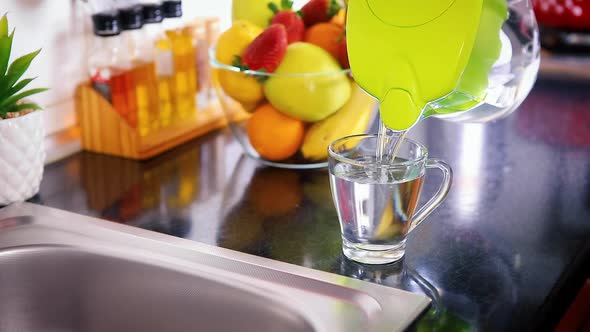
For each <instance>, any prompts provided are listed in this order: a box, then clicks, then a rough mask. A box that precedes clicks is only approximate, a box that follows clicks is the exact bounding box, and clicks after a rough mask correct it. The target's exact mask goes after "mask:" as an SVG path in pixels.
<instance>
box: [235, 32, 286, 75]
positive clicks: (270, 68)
mask: <svg viewBox="0 0 590 332" xmlns="http://www.w3.org/2000/svg"><path fill="white" fill-rule="evenodd" d="M286 52H287V30H285V27H284V26H282V25H280V24H272V25H271V26H269V27H268V28H266V30H264V31H263V32H262V33H261V34H260V35H259V36H258V37H256V39H254V41H252V43H251V44H250V45H248V47H247V48H246V51H244V54H242V63H243V64H244V65H246V66H247V68H248V69H251V70H265V71H267V72H269V73H272V72H274V71H275V70H276V69H277V67H278V66H279V65H280V64H281V61H283V58H284V57H285V53H286Z"/></svg>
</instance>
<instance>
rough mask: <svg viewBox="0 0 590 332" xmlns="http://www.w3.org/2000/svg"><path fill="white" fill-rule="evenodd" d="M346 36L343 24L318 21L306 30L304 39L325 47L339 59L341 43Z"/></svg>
mask: <svg viewBox="0 0 590 332" xmlns="http://www.w3.org/2000/svg"><path fill="white" fill-rule="evenodd" d="M345 38H346V37H345V35H344V27H343V26H341V25H338V24H334V23H318V24H315V25H313V26H311V27H310V28H309V29H307V30H306V31H305V36H304V37H303V41H305V42H306V43H311V44H314V45H316V46H319V47H321V48H323V49H324V50H326V51H327V52H328V53H330V54H332V56H333V57H334V58H336V59H338V56H339V54H340V46H339V45H340V42H342V40H343V39H345Z"/></svg>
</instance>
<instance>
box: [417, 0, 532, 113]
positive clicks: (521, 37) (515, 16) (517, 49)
mask: <svg viewBox="0 0 590 332" xmlns="http://www.w3.org/2000/svg"><path fill="white" fill-rule="evenodd" d="M506 3H507V7H508V18H507V19H506V21H505V22H504V24H503V25H502V29H501V32H500V40H501V42H502V50H501V52H500V56H499V57H498V59H497V60H496V61H495V63H494V65H493V66H492V68H491V70H490V73H489V75H488V87H487V89H486V91H485V93H484V94H482V95H481V96H468V95H465V93H464V92H461V91H459V90H458V89H457V90H456V91H453V92H452V93H451V94H449V95H447V96H445V97H443V98H440V99H439V100H435V101H432V102H430V103H428V104H427V105H426V107H425V109H424V112H423V117H428V116H435V117H438V118H442V119H445V120H450V121H456V122H487V121H492V120H496V119H499V118H502V117H505V116H507V115H508V114H510V113H512V112H514V111H515V110H516V109H517V108H518V106H520V104H521V103H522V102H523V101H524V99H525V98H526V97H527V95H528V94H529V92H530V91H531V89H532V87H533V85H534V83H535V80H536V78H537V73H538V71H539V64H540V43H539V29H538V26H537V21H536V19H535V15H534V12H533V7H532V5H531V2H530V0H507V1H506ZM460 84H461V83H459V85H460ZM450 97H454V98H455V100H461V99H463V100H465V99H468V100H472V101H474V103H473V104H472V106H471V107H469V108H467V109H453V108H452V107H448V101H449V99H451V98H450ZM445 107H446V109H445Z"/></svg>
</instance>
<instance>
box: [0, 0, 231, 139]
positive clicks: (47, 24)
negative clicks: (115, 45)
mask: <svg viewBox="0 0 590 332" xmlns="http://www.w3.org/2000/svg"><path fill="white" fill-rule="evenodd" d="M183 6H184V12H185V16H186V17H196V16H219V17H221V18H222V24H221V25H222V28H225V27H227V25H229V24H230V16H231V15H230V12H231V0H185V1H184V2H183ZM1 11H2V12H7V13H8V19H9V24H10V28H13V27H14V28H16V33H15V39H14V45H13V57H16V56H20V55H22V54H25V53H28V52H30V51H33V50H35V49H37V48H42V49H43V50H42V52H41V53H40V54H39V55H38V57H37V58H36V59H35V61H34V62H33V64H32V65H31V67H30V68H29V71H28V77H34V76H37V77H38V78H37V79H36V80H35V81H34V82H33V83H31V87H49V88H50V89H51V90H50V91H48V92H45V93H43V94H40V95H38V96H35V97H34V99H35V101H36V102H38V103H39V104H40V105H42V106H44V107H45V111H44V112H45V119H46V124H47V128H48V133H53V132H56V131H59V130H61V129H64V128H67V127H70V126H72V125H74V124H75V123H76V117H75V113H74V102H73V96H74V90H75V87H76V86H77V85H78V84H79V83H80V82H82V81H84V80H86V78H87V76H86V75H87V74H86V60H85V59H86V58H87V57H86V47H85V45H86V43H87V39H88V38H89V36H90V31H91V27H90V25H89V23H90V19H89V17H88V14H87V12H86V8H85V4H84V3H83V2H82V0H3V1H2V6H1Z"/></svg>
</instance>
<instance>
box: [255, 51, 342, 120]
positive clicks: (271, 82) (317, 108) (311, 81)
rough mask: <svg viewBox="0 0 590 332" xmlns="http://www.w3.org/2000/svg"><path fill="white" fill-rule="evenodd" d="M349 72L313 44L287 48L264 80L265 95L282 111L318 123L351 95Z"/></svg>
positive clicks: (338, 107)
mask: <svg viewBox="0 0 590 332" xmlns="http://www.w3.org/2000/svg"><path fill="white" fill-rule="evenodd" d="M350 94H351V85H350V81H349V80H348V77H347V73H346V72H345V71H343V70H342V68H341V67H340V64H339V63H338V61H336V59H334V57H332V56H331V55H330V53H328V52H326V51H325V50H324V49H322V48H321V47H318V46H316V45H313V44H309V43H303V42H298V43H293V44H291V45H289V46H288V47H287V52H286V53H285V57H284V58H283V61H282V62H281V64H280V65H279V67H278V68H277V70H276V71H275V75H272V76H270V78H269V79H268V80H267V81H266V82H265V83H264V95H265V96H266V98H267V99H268V101H269V102H270V103H271V104H272V105H273V106H274V107H275V108H276V109H278V110H279V111H281V112H283V113H285V114H287V115H289V116H292V117H295V118H298V119H301V120H303V121H307V122H316V121H320V120H323V119H325V118H327V117H328V116H330V115H332V114H333V113H335V112H336V111H338V110H339V109H340V108H341V107H342V106H344V104H346V102H347V101H348V99H349V98H350Z"/></svg>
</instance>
